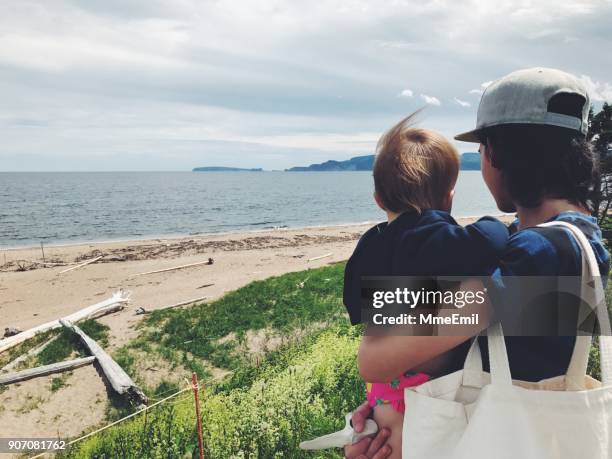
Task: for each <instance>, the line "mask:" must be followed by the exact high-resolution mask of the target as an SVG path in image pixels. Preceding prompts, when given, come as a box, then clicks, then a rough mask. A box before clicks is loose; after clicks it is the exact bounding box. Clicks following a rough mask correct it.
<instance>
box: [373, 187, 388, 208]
mask: <svg viewBox="0 0 612 459" xmlns="http://www.w3.org/2000/svg"><path fill="white" fill-rule="evenodd" d="M374 201H376V205H377V206H378V207H380V208H381V210H384V211H385V212H386V211H387V209H385V206H384V204H383V203H382V200H381V199H380V196H379V195H378V193H377V192H376V191H375V192H374Z"/></svg>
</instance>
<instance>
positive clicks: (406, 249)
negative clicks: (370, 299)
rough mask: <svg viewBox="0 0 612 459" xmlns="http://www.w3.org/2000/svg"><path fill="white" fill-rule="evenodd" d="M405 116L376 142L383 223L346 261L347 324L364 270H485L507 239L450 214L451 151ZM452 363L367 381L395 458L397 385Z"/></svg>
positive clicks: (455, 160)
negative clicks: (459, 221) (386, 379)
mask: <svg viewBox="0 0 612 459" xmlns="http://www.w3.org/2000/svg"><path fill="white" fill-rule="evenodd" d="M411 119H412V116H410V117H408V118H406V119H404V120H402V121H401V122H400V123H398V124H397V125H396V126H394V127H393V128H392V129H391V130H390V131H389V132H387V133H386V134H385V135H384V136H383V137H382V138H381V139H380V141H379V143H378V147H377V155H376V160H375V163H374V188H375V192H374V199H375V200H376V203H377V204H378V206H379V207H380V208H381V209H382V210H384V211H385V212H386V214H387V218H388V221H387V222H386V223H380V224H378V225H376V226H374V227H373V228H371V229H370V230H368V231H367V232H366V233H365V234H364V235H363V236H362V238H361V239H360V241H359V243H358V244H357V247H356V248H355V251H354V253H353V255H352V256H351V258H350V259H349V261H348V263H347V265H346V270H345V278H344V304H345V306H346V308H347V311H348V313H349V316H350V320H351V323H352V324H353V325H355V324H358V323H361V322H362V318H361V286H360V284H361V278H362V277H363V276H418V277H423V276H432V277H435V276H486V275H488V274H490V273H491V271H492V270H493V267H494V266H495V264H496V261H497V259H498V258H499V256H500V255H501V253H502V251H503V250H504V248H505V246H506V242H507V239H508V230H507V228H506V227H505V225H503V224H502V223H501V222H499V221H498V220H496V219H494V218H491V217H484V218H482V219H480V220H478V221H477V222H476V223H474V224H472V225H468V226H466V227H462V226H459V225H458V224H457V222H456V221H455V220H454V219H453V218H452V217H451V216H450V214H449V212H450V210H451V205H452V200H453V194H454V187H455V183H456V181H457V176H458V174H459V155H458V153H457V150H456V149H455V148H454V147H453V146H452V145H451V144H450V143H449V142H448V141H447V140H446V139H445V138H444V137H443V136H442V135H441V134H438V133H436V132H434V131H430V130H426V129H417V128H414V127H411V125H410V122H411ZM454 352H456V353H459V354H461V353H462V350H461V349H456V350H455V351H454ZM463 355H464V354H463ZM453 357H454V358H453ZM381 358H384V356H381ZM453 362H455V363H458V364H462V362H461V358H457V356H452V355H449V356H447V358H446V359H436V362H428V363H427V364H425V365H423V366H422V367H421V368H418V369H411V370H412V371H409V372H406V373H405V374H403V375H399V376H398V377H397V378H396V379H395V380H394V381H392V382H391V383H388V384H387V383H385V384H383V383H367V384H366V392H367V400H368V402H369V404H370V406H372V407H374V414H373V417H374V420H375V421H376V423H377V424H378V427H379V428H383V427H386V428H388V429H389V430H390V432H391V436H390V438H389V441H388V443H389V445H390V446H391V449H392V451H393V453H392V455H391V456H390V457H393V458H400V457H401V451H402V448H401V435H402V423H403V412H404V408H405V407H404V388H406V387H413V386H416V385H419V384H422V383H424V382H426V381H427V380H428V379H430V378H431V377H435V376H438V375H442V374H446V373H449V372H451V371H454V370H456V369H458V368H456V366H455V367H453ZM408 409H409V408H408Z"/></svg>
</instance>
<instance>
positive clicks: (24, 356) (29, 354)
mask: <svg viewBox="0 0 612 459" xmlns="http://www.w3.org/2000/svg"><path fill="white" fill-rule="evenodd" d="M58 337H59V335H57V336H54V337H53V338H51V339H50V340H49V341H45V342H44V343H42V344H41V345H40V346H38V347H35V348H32V349H30V350H29V351H28V352H26V353H25V354H22V355H20V356H19V357H17V358H16V359H15V360H13V361H12V362H9V363H7V364H6V365H5V366H3V367H2V368H0V372H3V371H4V372H7V371H10V370H12V369H13V368H15V367H16V366H17V365H19V364H20V363H21V362H23V361H25V360H26V359H28V358H29V357H34V356H36V355H38V354H40V353H41V352H42V351H43V350H45V348H46V347H47V346H48V345H49V344H51V343H52V342H53V341H55V340H56V339H57V338H58Z"/></svg>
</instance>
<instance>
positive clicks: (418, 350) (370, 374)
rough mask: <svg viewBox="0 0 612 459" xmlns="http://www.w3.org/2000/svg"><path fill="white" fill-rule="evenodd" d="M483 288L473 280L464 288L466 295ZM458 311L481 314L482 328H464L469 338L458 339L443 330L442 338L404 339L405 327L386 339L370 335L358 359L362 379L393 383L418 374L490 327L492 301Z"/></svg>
mask: <svg viewBox="0 0 612 459" xmlns="http://www.w3.org/2000/svg"><path fill="white" fill-rule="evenodd" d="M482 288H483V287H482V283H481V282H480V281H470V280H468V281H466V282H464V283H463V284H462V286H461V289H462V290H464V291H478V290H482ZM449 311H450V310H449V309H444V310H443V311H442V313H445V312H449ZM457 311H460V313H461V314H465V316H467V317H469V316H471V314H478V315H479V317H480V320H479V321H478V324H474V325H472V326H468V325H465V326H462V327H463V328H462V331H464V332H465V334H464V335H461V336H454V335H453V334H452V329H451V333H449V334H448V336H443V335H444V330H443V329H442V328H438V332H439V333H440V334H441V335H442V336H440V335H438V336H404V335H407V334H406V333H404V335H402V330H401V327H396V330H395V333H394V330H389V331H388V333H387V334H386V335H385V336H373V335H367V334H366V336H364V337H363V338H362V340H361V345H360V346H359V354H358V356H357V363H358V365H359V373H360V374H361V376H362V378H363V379H365V380H366V381H369V382H380V383H388V382H391V381H392V380H393V379H394V378H396V377H397V375H399V374H402V373H404V372H405V371H407V370H414V369H415V368H418V367H419V366H421V365H423V364H424V363H426V362H429V361H430V360H433V359H434V358H437V357H438V356H440V355H442V354H444V353H446V352H448V351H450V350H451V349H453V348H455V347H457V346H459V345H460V344H461V343H463V342H465V341H467V340H468V339H470V338H471V337H473V336H476V335H478V334H479V333H480V332H481V331H482V330H484V329H485V328H487V326H488V324H489V317H490V304H489V301H488V298H486V301H485V302H483V303H482V304H477V303H472V304H470V305H466V306H465V307H463V308H461V309H457V310H456V311H455V312H457ZM450 327H453V326H452V325H451V326H450ZM381 356H384V358H381Z"/></svg>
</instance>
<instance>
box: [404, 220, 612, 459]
mask: <svg viewBox="0 0 612 459" xmlns="http://www.w3.org/2000/svg"><path fill="white" fill-rule="evenodd" d="M540 226H561V227H564V228H565V229H567V230H568V231H569V232H570V233H571V234H572V236H573V237H574V238H575V240H576V241H577V243H578V244H579V246H580V248H581V252H582V282H581V294H582V298H583V300H585V301H586V302H587V304H589V305H590V306H591V307H592V308H595V307H596V308H597V316H598V318H599V320H600V327H601V329H602V336H601V337H600V340H599V341H600V354H601V370H602V380H603V383H600V382H599V381H596V380H595V379H593V378H591V377H589V376H587V375H586V369H587V363H588V356H589V348H590V345H591V340H592V339H591V336H578V337H577V339H576V346H575V348H574V352H573V354H572V358H571V361H570V364H569V367H568V370H567V373H566V375H562V376H558V377H555V378H551V379H547V380H543V381H540V382H537V383H530V382H524V381H513V380H512V379H511V376H510V367H509V364H508V355H507V353H506V346H505V342H504V336H503V331H502V328H501V325H499V324H496V325H493V326H491V327H489V329H488V330H487V336H488V343H489V360H490V373H485V372H484V371H483V369H482V361H481V359H480V350H479V347H478V342H477V340H474V342H473V343H472V346H471V348H470V351H469V353H468V355H467V358H466V361H465V365H464V369H463V370H460V371H457V372H455V373H451V374H449V375H446V376H443V377H441V378H438V379H434V380H432V381H429V382H427V383H425V384H423V385H421V386H417V387H414V388H408V389H406V390H405V391H404V400H405V403H406V411H405V415H404V425H403V433H402V458H404V459H412V458H415V459H416V458H418V459H423V458H427V459H442V458H443V459H468V458H469V459H498V458H500V459H504V458H508V459H510V458H512V459H516V458H521V459H532V458H533V459H536V458H537V459H553V458H554V459H576V458H589V459H591V458H597V459H610V458H612V338H611V337H610V333H609V332H610V329H609V328H610V327H609V320H608V314H607V311H606V305H605V298H604V291H603V287H602V285H601V282H600V278H599V267H598V265H597V260H596V258H595V255H594V253H593V250H592V248H591V245H590V244H589V242H588V240H587V238H586V237H585V235H584V234H583V233H582V232H581V231H580V230H579V229H578V228H576V227H575V226H573V225H571V224H568V223H565V222H551V223H547V224H544V225H540ZM606 332H607V335H606V336H603V335H604V334H606Z"/></svg>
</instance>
